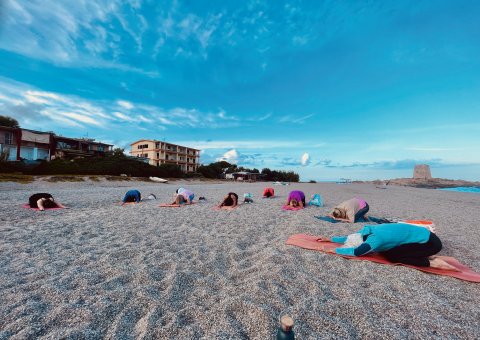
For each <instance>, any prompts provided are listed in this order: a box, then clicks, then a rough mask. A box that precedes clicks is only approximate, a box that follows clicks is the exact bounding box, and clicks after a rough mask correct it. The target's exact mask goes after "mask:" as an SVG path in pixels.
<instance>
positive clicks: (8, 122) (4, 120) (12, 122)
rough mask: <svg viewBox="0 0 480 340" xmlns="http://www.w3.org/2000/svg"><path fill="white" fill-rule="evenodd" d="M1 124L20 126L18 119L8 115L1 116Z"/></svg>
mask: <svg viewBox="0 0 480 340" xmlns="http://www.w3.org/2000/svg"><path fill="white" fill-rule="evenodd" d="M0 126H8V127H12V128H19V127H20V125H19V124H18V121H17V120H16V119H14V118H12V117H8V116H0Z"/></svg>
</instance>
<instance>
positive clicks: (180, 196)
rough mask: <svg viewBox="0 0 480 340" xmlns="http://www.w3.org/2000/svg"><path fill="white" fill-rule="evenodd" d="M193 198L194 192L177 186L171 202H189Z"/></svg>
mask: <svg viewBox="0 0 480 340" xmlns="http://www.w3.org/2000/svg"><path fill="white" fill-rule="evenodd" d="M194 198H195V194H194V193H193V191H190V190H187V189H185V188H178V189H177V190H176V191H175V197H174V199H175V200H174V201H173V202H172V204H178V205H180V204H191V203H192V201H193V199H194Z"/></svg>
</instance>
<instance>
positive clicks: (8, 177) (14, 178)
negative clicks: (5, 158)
mask: <svg viewBox="0 0 480 340" xmlns="http://www.w3.org/2000/svg"><path fill="white" fill-rule="evenodd" d="M33 181H34V178H33V176H30V175H23V174H0V182H16V183H21V184H28V183H32V182H33Z"/></svg>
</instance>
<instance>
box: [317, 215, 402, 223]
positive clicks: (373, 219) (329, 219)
mask: <svg viewBox="0 0 480 340" xmlns="http://www.w3.org/2000/svg"><path fill="white" fill-rule="evenodd" d="M315 218H318V219H319V220H322V221H326V222H330V223H342V221H337V220H335V219H334V218H332V217H330V216H315ZM358 222H361V223H366V222H372V223H376V224H385V223H392V221H389V220H387V219H386V218H378V217H373V216H368V220H366V219H365V218H363V217H362V218H361V219H359V220H357V221H356V222H355V223H358Z"/></svg>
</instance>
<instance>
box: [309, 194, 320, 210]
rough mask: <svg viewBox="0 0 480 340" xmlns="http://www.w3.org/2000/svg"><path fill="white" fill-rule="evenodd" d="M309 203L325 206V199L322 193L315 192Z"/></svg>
mask: <svg viewBox="0 0 480 340" xmlns="http://www.w3.org/2000/svg"><path fill="white" fill-rule="evenodd" d="M308 205H315V206H317V207H323V200H322V196H320V194H314V195H313V196H312V199H311V200H310V201H309V202H308Z"/></svg>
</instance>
